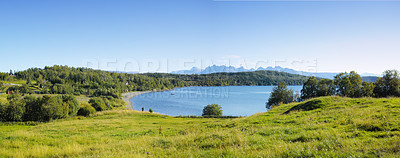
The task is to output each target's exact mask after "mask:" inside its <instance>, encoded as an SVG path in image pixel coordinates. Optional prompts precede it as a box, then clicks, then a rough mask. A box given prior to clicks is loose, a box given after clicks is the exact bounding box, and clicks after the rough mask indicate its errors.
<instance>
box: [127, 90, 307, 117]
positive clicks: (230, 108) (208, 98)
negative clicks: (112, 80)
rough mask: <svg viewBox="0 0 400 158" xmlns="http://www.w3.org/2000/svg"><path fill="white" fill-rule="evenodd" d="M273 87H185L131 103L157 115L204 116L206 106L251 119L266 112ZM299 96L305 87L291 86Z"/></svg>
mask: <svg viewBox="0 0 400 158" xmlns="http://www.w3.org/2000/svg"><path fill="white" fill-rule="evenodd" d="M273 88H274V86H226V87H184V88H176V89H174V90H171V91H163V92H151V93H145V94H142V95H139V96H136V97H134V98H132V99H131V101H132V103H133V109H135V110H141V109H142V107H144V108H145V110H146V111H148V110H149V108H151V109H153V111H154V112H158V113H161V114H167V115H171V116H179V115H198V116H201V114H202V112H203V108H204V106H206V105H208V104H219V105H221V107H222V110H223V115H233V116H250V115H253V114H255V113H257V112H265V111H266V108H265V102H266V101H267V100H268V98H269V96H270V94H271V92H272V89H273ZM288 88H290V89H293V90H294V91H295V92H297V93H299V92H300V90H301V88H302V86H288Z"/></svg>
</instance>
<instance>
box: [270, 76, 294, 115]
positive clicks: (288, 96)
mask: <svg viewBox="0 0 400 158" xmlns="http://www.w3.org/2000/svg"><path fill="white" fill-rule="evenodd" d="M294 100H295V97H294V94H293V90H291V89H288V88H287V86H286V83H284V82H281V83H279V84H278V86H277V87H274V89H273V91H272V93H271V96H270V97H269V99H268V102H267V105H266V108H267V109H271V107H272V106H277V105H280V104H287V103H291V102H293V101H294Z"/></svg>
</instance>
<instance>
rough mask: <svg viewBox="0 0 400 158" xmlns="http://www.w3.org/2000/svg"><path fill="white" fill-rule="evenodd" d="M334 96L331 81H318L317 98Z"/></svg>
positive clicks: (333, 86) (333, 87)
mask: <svg viewBox="0 0 400 158" xmlns="http://www.w3.org/2000/svg"><path fill="white" fill-rule="evenodd" d="M334 94H335V85H334V84H333V80H330V79H320V80H319V81H318V91H317V96H319V97H320V96H331V95H334Z"/></svg>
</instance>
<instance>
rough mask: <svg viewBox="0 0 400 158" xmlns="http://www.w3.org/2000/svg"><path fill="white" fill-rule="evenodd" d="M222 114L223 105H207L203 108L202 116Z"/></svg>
mask: <svg viewBox="0 0 400 158" xmlns="http://www.w3.org/2000/svg"><path fill="white" fill-rule="evenodd" d="M221 115H222V107H221V106H219V105H218V104H211V105H207V106H205V107H204V109H203V115H202V116H221Z"/></svg>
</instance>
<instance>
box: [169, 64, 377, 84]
mask: <svg viewBox="0 0 400 158" xmlns="http://www.w3.org/2000/svg"><path fill="white" fill-rule="evenodd" d="M258 70H270V71H278V72H286V73H290V74H297V75H304V76H315V77H319V78H328V79H333V78H334V76H335V75H337V74H338V73H332V72H318V73H317V72H316V73H313V72H305V71H296V70H293V69H289V68H283V67H280V66H275V67H271V66H270V67H266V68H263V67H259V68H257V69H254V68H251V69H246V68H244V67H239V68H236V67H233V66H225V65H220V66H217V65H212V66H208V67H206V68H205V69H204V70H202V69H200V68H197V67H193V68H191V69H190V70H179V71H173V72H171V74H211V73H218V72H249V71H258ZM360 76H361V77H362V78H363V80H364V81H369V82H374V81H376V80H377V79H378V77H377V76H379V75H377V74H371V73H363V74H360Z"/></svg>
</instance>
